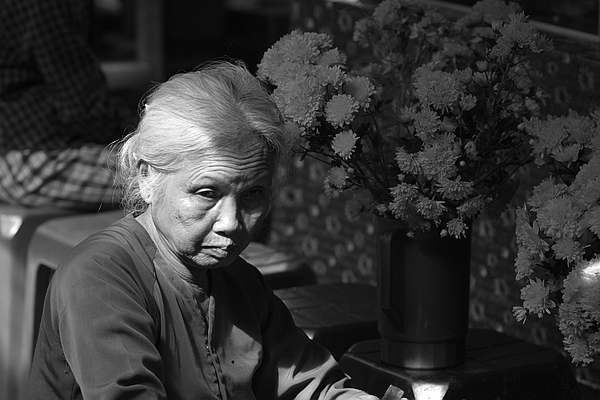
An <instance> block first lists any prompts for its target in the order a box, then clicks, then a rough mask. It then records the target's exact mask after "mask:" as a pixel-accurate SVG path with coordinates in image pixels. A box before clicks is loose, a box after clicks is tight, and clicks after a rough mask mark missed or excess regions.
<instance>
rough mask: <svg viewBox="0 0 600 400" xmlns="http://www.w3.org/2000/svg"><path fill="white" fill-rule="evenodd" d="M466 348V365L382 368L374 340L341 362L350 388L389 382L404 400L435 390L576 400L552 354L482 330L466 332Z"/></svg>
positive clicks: (562, 364) (376, 390) (467, 399)
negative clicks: (426, 367) (423, 368)
mask: <svg viewBox="0 0 600 400" xmlns="http://www.w3.org/2000/svg"><path fill="white" fill-rule="evenodd" d="M466 346H467V349H466V361H465V363H464V364H462V365H459V366H457V367H452V368H447V369H440V370H410V369H403V368H397V367H394V366H391V365H388V364H385V363H383V362H382V361H381V359H380V341H379V340H377V339H376V340H370V341H363V342H360V343H357V344H355V345H354V346H352V347H351V348H350V349H349V351H348V352H346V353H345V354H344V355H343V356H342V358H341V361H340V364H341V365H342V368H343V369H344V371H345V372H346V373H347V374H349V375H350V376H351V377H352V381H353V385H354V386H355V387H358V388H360V389H363V390H366V391H368V392H370V393H372V394H374V395H377V396H382V395H383V393H384V392H385V390H386V389H387V388H388V386H389V385H390V384H393V385H395V386H398V387H399V388H401V389H402V390H404V391H405V392H406V394H405V396H407V397H408V398H415V394H417V395H418V393H417V392H419V391H429V392H430V393H431V392H433V391H438V392H439V393H440V396H438V397H437V398H438V399H440V400H441V399H444V400H471V399H473V400H505V399H506V400H521V399H522V400H525V399H527V400H534V399H535V400H559V399H573V400H576V399H579V394H578V387H577V382H576V380H575V377H574V375H573V372H572V370H571V367H570V365H569V364H568V362H567V360H566V359H565V358H564V357H563V356H562V355H561V354H560V353H558V352H556V351H553V350H550V349H547V348H545V347H541V346H537V345H534V344H531V343H527V342H524V341H521V340H519V339H516V338H513V337H511V336H508V335H505V334H503V333H500V332H496V331H493V330H487V329H472V330H470V331H469V333H468V335H467V342H466ZM427 398H429V397H427ZM431 398H432V399H433V398H436V397H431ZM417 399H418V397H417Z"/></svg>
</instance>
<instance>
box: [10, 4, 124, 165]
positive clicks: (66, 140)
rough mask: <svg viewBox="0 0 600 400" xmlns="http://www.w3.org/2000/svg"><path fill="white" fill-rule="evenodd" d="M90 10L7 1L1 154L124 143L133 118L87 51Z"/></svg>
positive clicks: (90, 52) (76, 6) (86, 7)
mask: <svg viewBox="0 0 600 400" xmlns="http://www.w3.org/2000/svg"><path fill="white" fill-rule="evenodd" d="M90 4H91V2H90V1H86V0H0V155H1V154H3V153H6V152H7V151H9V150H24V149H29V150H45V149H63V148H69V147H76V146H79V145H80V144H83V143H96V144H108V143H111V142H112V141H114V140H115V139H118V138H120V137H121V136H122V134H123V132H124V130H125V128H126V127H127V123H128V122H129V121H127V122H124V120H125V119H126V118H127V116H126V112H125V111H124V110H123V109H122V108H121V106H120V105H119V104H117V103H116V102H115V101H114V99H113V98H111V95H110V92H109V89H108V86H107V83H106V79H105V77H104V75H103V73H102V70H101V69H100V64H99V62H98V60H97V59H96V57H95V55H94V54H93V52H92V50H91V48H90V46H89V44H88V25H89V24H90V15H89V5H90Z"/></svg>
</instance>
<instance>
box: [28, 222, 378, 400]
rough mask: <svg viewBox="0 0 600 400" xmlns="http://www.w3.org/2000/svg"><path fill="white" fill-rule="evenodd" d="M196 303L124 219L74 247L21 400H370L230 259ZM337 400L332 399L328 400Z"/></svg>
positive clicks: (57, 282)
mask: <svg viewBox="0 0 600 400" xmlns="http://www.w3.org/2000/svg"><path fill="white" fill-rule="evenodd" d="M208 276H209V282H210V285H209V286H210V290H209V295H208V296H207V297H204V298H202V297H201V296H199V295H198V293H197V291H194V290H193V287H192V286H191V285H189V284H187V283H185V282H184V281H183V280H182V279H181V278H180V277H179V276H178V275H176V274H175V273H174V272H173V270H172V268H171V267H169V265H167V263H166V261H165V260H164V259H163V258H162V257H161V256H160V253H158V252H157V249H156V247H155V245H154V244H153V242H152V240H151V239H150V237H149V236H148V234H147V233H146V231H145V230H144V228H143V227H142V226H141V225H140V224H139V223H138V222H137V221H136V220H135V219H133V217H131V216H128V217H125V218H124V219H122V220H121V221H118V222H116V223H115V224H113V225H112V226H111V227H109V228H108V229H106V230H104V231H102V232H100V233H98V234H95V235H93V236H91V237H90V238H88V239H86V240H85V241H84V242H83V243H82V244H80V245H78V246H77V247H76V248H75V249H74V250H73V251H72V252H71V253H70V254H69V255H68V256H67V257H66V258H65V259H64V260H63V262H62V263H61V265H60V266H59V268H58V270H57V272H56V274H55V275H54V277H53V279H52V282H51V285H50V288H49V292H48V296H47V299H46V304H45V309H44V314H43V317H42V323H41V326H40V331H39V338H38V344H37V347H36V352H35V357H34V362H33V366H32V371H31V376H30V381H29V385H28V389H29V393H28V396H27V398H28V399H43V400H52V399H81V398H85V399H117V398H119V399H129V400H131V399H167V398H168V399H190V400H192V399H203V400H206V399H261V400H268V399H278V398H286V399H295V398H298V399H309V398H310V399H333V398H336V399H340V400H341V399H350V398H354V399H361V398H363V396H364V399H373V398H372V397H371V396H368V395H366V394H365V393H363V392H360V391H357V390H354V389H343V388H342V386H343V384H344V382H345V381H346V378H345V376H344V374H343V373H342V372H341V370H340V369H339V366H338V365H337V363H336V362H335V360H334V359H333V357H332V356H331V355H330V354H329V353H328V352H327V351H326V350H325V349H324V348H322V347H321V346H319V345H317V344H315V343H314V342H312V341H311V340H310V339H308V337H307V336H306V335H305V334H304V333H303V332H302V331H301V330H300V329H298V328H297V327H296V326H295V325H294V322H293V320H292V318H291V315H290V313H289V311H288V310H287V308H286V307H285V305H284V304H283V302H282V301H281V300H279V299H278V298H277V297H276V296H275V295H274V294H273V292H272V291H271V290H270V289H269V288H268V286H266V285H265V282H264V280H263V278H262V276H261V274H260V272H259V271H258V270H257V269H256V268H254V267H253V266H251V265H250V264H248V263H247V262H245V261H243V260H242V259H241V258H238V259H237V260H236V261H235V262H234V263H233V264H232V265H230V266H228V267H224V268H220V269H214V270H209V271H208ZM336 396H339V397H336Z"/></svg>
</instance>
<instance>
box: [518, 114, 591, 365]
mask: <svg viewBox="0 0 600 400" xmlns="http://www.w3.org/2000/svg"><path fill="white" fill-rule="evenodd" d="M525 130H526V131H527V132H528V133H529V134H530V135H531V138H532V142H533V153H534V155H535V161H536V163H537V164H539V165H544V166H546V167H547V168H549V176H548V177H547V178H546V179H544V180H543V181H542V182H541V183H540V184H539V185H538V186H536V187H535V188H534V190H533V194H532V196H531V197H530V198H529V199H528V200H527V203H526V204H525V205H524V206H522V207H520V208H518V209H517V226H516V236H517V245H518V252H517V258H516V261H515V263H516V278H517V279H518V280H519V279H523V278H528V279H529V283H528V284H527V285H526V286H525V287H523V289H522V290H521V299H522V300H523V305H522V306H518V307H514V309H513V313H514V315H515V317H516V319H517V320H518V321H523V322H525V319H526V318H527V316H528V315H532V314H533V315H537V316H538V317H542V316H543V315H545V314H554V315H555V316H556V318H557V320H558V327H559V329H560V331H561V333H562V334H563V336H564V340H563V342H564V346H565V350H567V352H568V353H569V354H570V355H571V356H572V359H573V362H574V363H582V364H588V363H590V362H592V361H593V357H594V356H595V355H598V354H600V110H597V111H596V112H594V113H592V114H591V116H590V117H583V116H580V115H578V114H577V113H575V112H573V111H571V112H570V113H569V114H568V115H567V116H563V117H560V118H557V117H550V118H549V119H547V120H540V119H538V118H532V119H530V120H529V121H527V122H526V123H525Z"/></svg>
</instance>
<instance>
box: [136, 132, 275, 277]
mask: <svg viewBox="0 0 600 400" xmlns="http://www.w3.org/2000/svg"><path fill="white" fill-rule="evenodd" d="M263 147H264V146H262V145H261V144H259V143H258V142H257V143H256V145H254V146H251V147H248V148H247V149H246V150H243V151H235V150H233V149H231V150H219V151H217V152H216V153H215V154H213V155H210V156H206V157H203V158H202V159H201V160H198V162H196V163H193V162H190V163H187V166H186V167H185V168H182V169H181V170H180V171H179V172H177V173H174V174H170V175H168V176H167V177H166V180H165V182H164V186H162V189H161V190H160V192H158V193H157V192H154V193H151V194H150V196H149V197H148V198H146V201H147V202H148V203H149V207H148V210H147V211H146V212H145V213H144V214H143V215H142V216H141V218H140V219H141V221H140V222H142V224H143V225H144V226H145V227H146V229H148V231H149V232H150V235H151V237H152V238H153V240H154V241H155V242H157V246H158V248H159V250H160V251H161V252H162V253H163V255H164V256H166V257H167V258H173V257H174V258H176V259H178V260H179V262H182V263H183V264H185V265H186V266H200V267H203V268H218V267H223V266H227V265H229V264H230V263H231V262H232V261H233V260H234V259H235V258H237V257H238V255H239V254H240V253H241V252H242V250H243V249H244V248H246V246H247V245H248V244H249V243H250V241H251V239H252V237H253V236H254V234H255V232H256V230H257V229H258V228H259V226H260V223H261V222H262V221H263V219H264V217H265V216H266V213H267V211H268V209H269V201H270V198H271V190H272V173H273V172H272V170H273V167H272V163H271V162H270V161H269V160H270V159H269V158H268V156H267V152H266V150H265V149H264V148H263ZM165 252H166V254H164V253H165Z"/></svg>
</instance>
